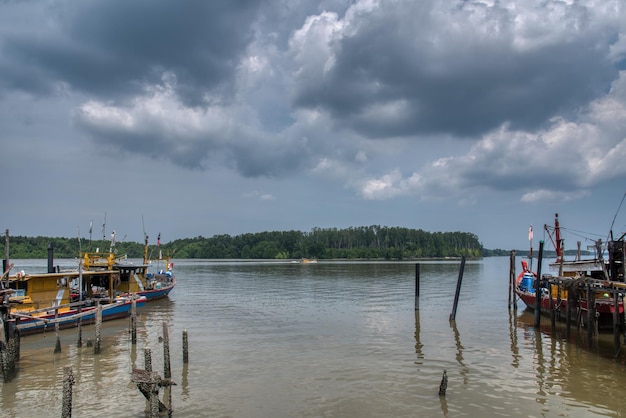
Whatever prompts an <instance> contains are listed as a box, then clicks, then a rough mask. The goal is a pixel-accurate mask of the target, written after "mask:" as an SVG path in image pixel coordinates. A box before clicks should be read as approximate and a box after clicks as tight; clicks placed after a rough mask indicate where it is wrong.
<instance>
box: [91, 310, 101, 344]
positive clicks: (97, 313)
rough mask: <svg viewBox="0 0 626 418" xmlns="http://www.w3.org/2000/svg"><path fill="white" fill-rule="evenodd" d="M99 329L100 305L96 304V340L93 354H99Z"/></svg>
mask: <svg viewBox="0 0 626 418" xmlns="http://www.w3.org/2000/svg"><path fill="white" fill-rule="evenodd" d="M101 328H102V305H100V303H98V305H97V306H96V338H95V342H94V345H93V353H94V354H100V345H101Z"/></svg>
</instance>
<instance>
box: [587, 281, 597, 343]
mask: <svg viewBox="0 0 626 418" xmlns="http://www.w3.org/2000/svg"><path fill="white" fill-rule="evenodd" d="M594 296H595V295H594V293H593V291H592V290H591V284H587V342H588V343H589V348H591V346H592V344H593V329H594V327H595V325H594V319H595V318H594V317H595V309H594V307H595V304H596V301H595V298H594Z"/></svg>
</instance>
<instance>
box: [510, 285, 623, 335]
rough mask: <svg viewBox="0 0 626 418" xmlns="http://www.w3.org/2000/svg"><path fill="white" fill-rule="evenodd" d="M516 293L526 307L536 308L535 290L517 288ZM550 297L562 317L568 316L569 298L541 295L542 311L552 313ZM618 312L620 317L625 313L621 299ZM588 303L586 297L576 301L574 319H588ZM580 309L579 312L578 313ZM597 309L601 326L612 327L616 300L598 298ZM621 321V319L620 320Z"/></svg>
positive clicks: (547, 313) (554, 307)
mask: <svg viewBox="0 0 626 418" xmlns="http://www.w3.org/2000/svg"><path fill="white" fill-rule="evenodd" d="M515 293H517V295H518V296H519V298H520V299H521V300H522V302H524V304H525V305H526V307H527V308H528V309H529V310H532V311H534V310H535V309H536V303H537V296H536V293H535V292H528V291H523V290H520V289H519V288H517V289H516V290H515ZM550 299H552V306H553V309H554V310H555V311H557V312H558V313H559V314H560V316H561V318H563V319H564V318H566V316H567V298H561V299H559V298H555V297H552V298H551V297H549V296H547V295H542V296H541V301H540V306H541V313H542V314H546V315H550V313H551V309H550ZM617 309H618V314H619V315H620V317H623V315H624V303H623V302H622V301H621V300H620V301H618V304H617ZM588 310H589V309H588V304H587V301H586V300H585V299H581V300H579V301H578V302H576V305H575V306H574V307H573V309H572V311H573V312H574V313H573V314H572V319H573V320H574V319H575V318H574V317H575V316H577V315H580V316H581V318H582V320H583V321H585V320H586V316H587V313H588ZM578 311H580V312H579V313H577V312H578ZM595 311H596V315H597V322H598V326H599V327H600V328H606V327H611V326H612V325H613V313H614V312H615V300H614V299H613V298H612V297H606V298H601V299H596V301H595ZM620 323H621V321H620Z"/></svg>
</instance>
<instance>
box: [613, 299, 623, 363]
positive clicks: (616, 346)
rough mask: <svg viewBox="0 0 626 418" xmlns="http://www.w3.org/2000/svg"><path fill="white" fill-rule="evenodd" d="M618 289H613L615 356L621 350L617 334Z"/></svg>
mask: <svg viewBox="0 0 626 418" xmlns="http://www.w3.org/2000/svg"><path fill="white" fill-rule="evenodd" d="M619 325H620V324H619V291H618V290H617V289H615V290H613V343H614V344H615V356H617V355H618V354H619V353H620V351H621V342H620V335H619Z"/></svg>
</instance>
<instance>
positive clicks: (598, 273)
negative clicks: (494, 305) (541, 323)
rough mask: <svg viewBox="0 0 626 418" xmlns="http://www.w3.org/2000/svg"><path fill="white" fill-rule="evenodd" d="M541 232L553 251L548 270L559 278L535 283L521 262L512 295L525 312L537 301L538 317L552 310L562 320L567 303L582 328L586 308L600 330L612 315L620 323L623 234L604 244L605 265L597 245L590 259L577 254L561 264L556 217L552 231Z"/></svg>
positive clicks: (548, 276)
mask: <svg viewBox="0 0 626 418" xmlns="http://www.w3.org/2000/svg"><path fill="white" fill-rule="evenodd" d="M545 229H546V231H547V232H548V235H549V237H550V240H551V242H552V243H553V245H554V248H555V251H556V260H555V261H554V262H553V263H550V267H551V268H553V269H557V270H558V271H559V274H558V275H556V276H553V275H551V274H542V275H541V278H540V280H539V283H538V282H537V280H538V278H537V275H536V274H535V273H533V272H532V271H531V269H530V268H529V267H528V263H527V262H526V261H525V260H522V272H521V273H520V274H519V275H518V276H517V279H516V286H515V292H516V294H517V295H518V296H519V298H520V299H521V300H522V301H523V302H524V304H525V305H526V306H527V308H528V309H530V310H535V309H536V307H537V297H539V298H540V301H539V306H540V308H541V311H542V313H546V314H550V313H551V312H552V310H554V311H555V312H556V314H557V315H558V316H560V317H562V318H565V317H566V315H567V307H568V300H569V301H571V302H570V303H571V306H572V310H574V312H575V313H574V315H576V318H578V320H580V321H581V322H582V324H583V325H584V324H585V319H586V318H588V314H589V309H590V307H591V309H593V312H592V314H594V316H595V317H596V318H597V323H598V326H599V327H600V328H602V327H605V326H610V325H612V324H613V321H614V319H613V318H614V313H615V312H617V313H618V314H619V317H618V318H619V320H620V322H619V323H620V324H621V323H623V315H624V303H623V298H624V294H625V293H626V283H625V282H624V260H625V259H626V256H625V252H624V250H625V245H624V236H625V235H626V234H624V235H622V236H621V237H620V238H619V239H617V240H613V239H611V240H610V241H608V245H607V249H608V251H607V252H608V260H606V261H605V260H604V259H603V251H602V243H601V241H598V242H597V244H596V254H595V257H594V258H593V259H586V260H583V259H581V258H580V251H579V252H578V254H577V256H576V259H574V260H565V259H564V256H563V239H562V237H561V229H560V225H559V220H558V214H557V215H556V216H555V223H554V227H547V226H546V227H545Z"/></svg>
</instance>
